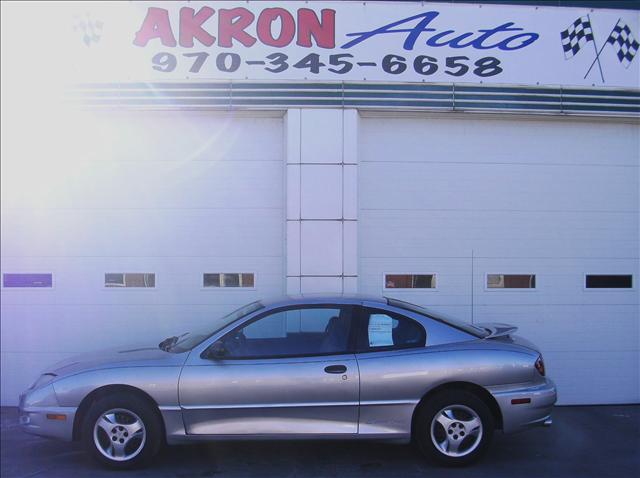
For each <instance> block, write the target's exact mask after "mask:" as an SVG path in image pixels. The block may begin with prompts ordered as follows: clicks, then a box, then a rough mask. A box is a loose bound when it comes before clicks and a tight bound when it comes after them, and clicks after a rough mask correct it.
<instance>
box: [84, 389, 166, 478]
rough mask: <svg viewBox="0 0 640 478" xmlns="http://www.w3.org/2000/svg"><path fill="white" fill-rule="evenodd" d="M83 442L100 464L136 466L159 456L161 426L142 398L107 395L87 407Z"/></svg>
mask: <svg viewBox="0 0 640 478" xmlns="http://www.w3.org/2000/svg"><path fill="white" fill-rule="evenodd" d="M82 442H83V445H84V446H85V448H86V449H87V451H88V452H89V453H90V454H91V455H92V456H93V458H95V459H96V460H97V461H98V462H100V463H102V464H103V465H106V466H109V467H111V468H118V469H124V468H132V467H137V466H141V465H143V464H145V463H146V462H148V460H149V459H150V458H152V457H153V456H154V455H155V454H156V453H158V451H159V449H160V445H161V444H162V423H161V422H160V418H159V417H158V414H157V412H156V411H155V410H154V409H153V407H152V406H151V405H150V404H148V403H147V402H146V401H145V400H144V399H142V398H140V397H138V396H136V395H133V394H128V393H118V394H114V395H109V396H106V397H102V398H100V399H98V400H96V401H95V402H93V403H92V404H91V406H90V407H89V410H88V411H87V414H86V416H85V419H84V422H83V425H82Z"/></svg>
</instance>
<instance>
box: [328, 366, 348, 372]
mask: <svg viewBox="0 0 640 478" xmlns="http://www.w3.org/2000/svg"><path fill="white" fill-rule="evenodd" d="M324 371H325V372H327V373H345V372H346V371H347V367H346V366H345V365H329V366H327V367H325V368H324Z"/></svg>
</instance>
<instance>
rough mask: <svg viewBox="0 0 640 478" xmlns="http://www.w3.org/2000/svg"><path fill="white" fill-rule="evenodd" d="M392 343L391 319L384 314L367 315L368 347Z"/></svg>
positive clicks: (384, 345)
mask: <svg viewBox="0 0 640 478" xmlns="http://www.w3.org/2000/svg"><path fill="white" fill-rule="evenodd" d="M389 345H393V319H392V318H391V317H389V316H388V315H385V314H371V315H370V316H369V347H386V346H389Z"/></svg>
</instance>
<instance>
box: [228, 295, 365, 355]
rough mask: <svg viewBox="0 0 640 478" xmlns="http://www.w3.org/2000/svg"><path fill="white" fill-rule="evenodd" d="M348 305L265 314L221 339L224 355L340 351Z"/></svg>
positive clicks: (348, 316)
mask: <svg viewBox="0 0 640 478" xmlns="http://www.w3.org/2000/svg"><path fill="white" fill-rule="evenodd" d="M351 316H352V313H351V307H337V306H334V307H308V306H307V307H300V308H290V309H286V310H280V311H277V312H273V313H270V314H268V315H265V316H263V317H261V318H259V319H258V320H256V321H254V322H251V323H250V324H248V325H246V326H244V327H241V328H238V329H235V330H233V331H232V332H230V333H229V334H227V335H226V336H225V337H223V339H222V345H223V347H224V357H225V358H260V357H263V358H265V357H288V356H303V355H324V354H336V353H344V352H346V351H347V350H348V349H349V333H350V330H351Z"/></svg>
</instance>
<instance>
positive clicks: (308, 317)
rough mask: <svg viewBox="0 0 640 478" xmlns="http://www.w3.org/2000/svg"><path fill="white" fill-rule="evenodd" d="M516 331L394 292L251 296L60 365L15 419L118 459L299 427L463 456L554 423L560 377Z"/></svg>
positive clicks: (299, 433) (113, 461) (142, 458)
mask: <svg viewBox="0 0 640 478" xmlns="http://www.w3.org/2000/svg"><path fill="white" fill-rule="evenodd" d="M514 331H515V327H510V326H507V325H504V324H477V325H471V324H468V323H464V322H455V321H451V320H448V319H442V318H439V317H438V316H436V315H433V314H431V313H429V312H427V311H426V310H424V309H423V308H421V307H418V306H415V305H412V304H409V303H406V302H402V301H399V300H395V299H386V298H370V297H361V296H351V297H345V296H341V297H323V298H317V297H316V298H310V297H301V298H290V297H289V298H284V299H278V300H272V301H261V302H254V303H252V304H249V305H247V306H245V307H242V308H241V309H239V310H237V311H235V312H233V313H231V314H229V315H228V316H227V317H225V318H224V319H223V320H222V321H216V322H215V327H210V328H209V330H202V331H192V332H189V333H186V334H183V335H181V336H175V337H169V338H167V339H165V340H163V341H162V342H161V343H160V344H159V345H155V346H152V347H142V348H134V349H129V350H124V349H118V350H113V351H106V352H101V353H95V354H86V355H82V356H78V357H74V358H71V359H69V360H67V361H64V362H62V363H59V364H57V365H55V366H53V367H51V368H50V369H48V370H47V371H46V372H45V373H43V374H42V375H41V376H40V377H39V378H38V379H37V380H36V382H35V383H34V384H33V385H32V386H31V388H29V390H27V391H26V392H25V393H24V394H22V395H21V397H20V423H21V426H22V428H23V429H24V430H25V431H27V432H29V433H34V434H37V435H42V436H48V437H55V438H61V439H64V440H80V441H81V442H82V443H83V444H84V446H85V447H86V449H87V451H88V452H89V453H90V454H92V455H93V456H94V457H95V458H96V459H97V460H98V461H100V462H101V463H103V464H106V465H108V466H111V467H114V468H128V467H131V466H134V465H140V464H143V463H146V462H148V461H149V459H150V458H152V457H153V456H154V455H155V454H156V453H158V451H159V449H160V447H161V446H162V445H163V444H164V443H168V444H174V443H183V442H185V441H195V440H222V439H224V440H228V439H301V438H309V439H317V438H340V439H346V438H354V439H394V440H395V439H403V440H407V441H409V440H413V441H415V443H416V444H417V445H418V447H419V449H420V450H421V452H422V453H423V454H424V455H425V456H426V457H427V458H429V459H431V460H435V461H437V462H440V463H443V464H447V465H465V464H468V463H470V462H472V461H474V460H476V459H477V458H479V457H480V456H481V455H482V454H483V453H484V452H485V451H486V449H487V447H488V446H489V443H490V441H491V437H492V434H493V432H494V430H502V431H503V432H504V433H511V432H515V431H518V430H521V429H525V428H527V427H530V426H535V425H549V424H551V409H552V407H553V405H554V403H555V401H556V389H555V386H554V384H553V382H552V381H551V380H549V379H548V378H546V377H545V370H544V363H543V360H542V356H541V355H540V352H539V351H538V350H537V349H536V347H535V346H534V345H533V344H531V343H530V342H528V341H526V340H524V339H523V338H521V337H518V336H515V335H513V332H514Z"/></svg>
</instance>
